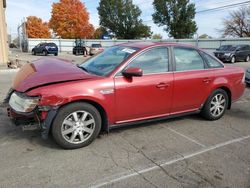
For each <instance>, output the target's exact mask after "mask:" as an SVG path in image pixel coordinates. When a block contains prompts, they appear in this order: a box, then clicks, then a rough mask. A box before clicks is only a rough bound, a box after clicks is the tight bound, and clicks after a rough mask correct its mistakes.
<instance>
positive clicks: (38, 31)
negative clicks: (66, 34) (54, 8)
mask: <svg viewBox="0 0 250 188" xmlns="http://www.w3.org/2000/svg"><path fill="white" fill-rule="evenodd" d="M26 20H27V21H26V30H27V34H28V38H50V37H51V34H50V32H49V27H48V24H47V23H46V22H43V21H42V19H41V18H38V17H36V16H28V17H27V18H26Z"/></svg>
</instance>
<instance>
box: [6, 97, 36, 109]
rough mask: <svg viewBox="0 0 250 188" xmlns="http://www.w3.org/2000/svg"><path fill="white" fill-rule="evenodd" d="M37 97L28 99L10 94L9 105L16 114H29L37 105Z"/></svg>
mask: <svg viewBox="0 0 250 188" xmlns="http://www.w3.org/2000/svg"><path fill="white" fill-rule="evenodd" d="M38 102H39V97H28V96H26V95H24V94H21V93H16V92H14V93H12V95H11V97H10V100H9V105H10V106H11V108H13V109H14V110H15V111H17V112H31V111H32V110H33V109H34V108H35V107H36V106H37V104H38Z"/></svg>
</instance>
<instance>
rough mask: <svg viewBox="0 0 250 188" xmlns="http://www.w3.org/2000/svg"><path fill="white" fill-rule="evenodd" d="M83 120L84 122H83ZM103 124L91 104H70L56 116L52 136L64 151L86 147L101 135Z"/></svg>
mask: <svg viewBox="0 0 250 188" xmlns="http://www.w3.org/2000/svg"><path fill="white" fill-rule="evenodd" d="M76 117H77V118H76ZM82 118H84V121H81V120H82ZM77 119H78V120H77ZM81 122H84V123H85V125H84V124H82V123H81ZM87 122H88V124H87ZM101 122H102V120H101V116H100V113H99V112H98V110H97V109H96V108H95V107H94V106H92V105H91V104H88V103H85V102H77V103H72V104H68V105H67V106H65V107H63V108H62V109H60V110H59V112H58V114H57V115H56V117H55V119H54V121H53V124H52V135H53V138H54V140H55V141H56V143H57V144H58V145H60V146H61V147H62V148H64V149H77V148H81V147H85V146H87V145H89V144H90V143H91V142H92V141H93V140H94V139H95V138H96V137H97V136H98V134H99V133H100V130H101ZM86 124H87V125H86Z"/></svg>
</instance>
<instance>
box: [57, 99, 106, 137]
mask: <svg viewBox="0 0 250 188" xmlns="http://www.w3.org/2000/svg"><path fill="white" fill-rule="evenodd" d="M78 102H85V103H88V104H91V105H93V106H94V107H95V108H96V109H97V110H98V111H99V113H100V115H101V118H102V127H101V130H102V131H107V132H108V130H109V128H108V114H107V112H106V110H105V109H104V107H103V106H102V105H101V104H99V103H98V102H96V101H93V100H90V99H81V100H74V101H71V102H68V103H65V104H63V105H61V106H60V107H59V108H58V110H60V109H61V108H63V107H64V106H67V105H69V104H72V103H78Z"/></svg>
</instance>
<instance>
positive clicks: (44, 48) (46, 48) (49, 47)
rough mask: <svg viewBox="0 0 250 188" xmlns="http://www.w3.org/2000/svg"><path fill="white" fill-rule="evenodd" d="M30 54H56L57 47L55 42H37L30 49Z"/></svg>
mask: <svg viewBox="0 0 250 188" xmlns="http://www.w3.org/2000/svg"><path fill="white" fill-rule="evenodd" d="M31 52H32V55H37V54H43V55H44V56H46V55H48V54H54V55H55V56H57V55H58V47H57V45H56V44H55V43H52V42H50V43H39V44H38V45H36V46H35V47H34V48H33V49H32V51H31Z"/></svg>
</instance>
